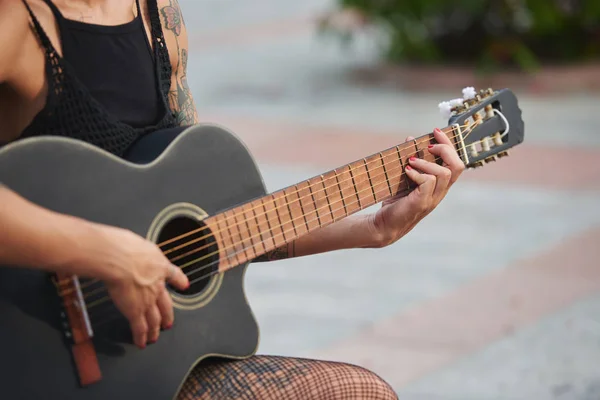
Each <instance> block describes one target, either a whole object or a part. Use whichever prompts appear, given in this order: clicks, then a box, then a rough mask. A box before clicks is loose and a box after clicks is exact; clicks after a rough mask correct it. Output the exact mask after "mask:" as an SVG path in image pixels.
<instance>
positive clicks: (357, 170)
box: [353, 160, 377, 209]
mask: <svg viewBox="0 0 600 400" xmlns="http://www.w3.org/2000/svg"><path fill="white" fill-rule="evenodd" d="M363 161H364V160H363ZM367 172H368V171H367V169H366V167H365V164H364V163H363V162H361V161H358V162H355V163H354V172H353V174H354V180H355V182H356V187H357V188H358V192H357V194H358V197H359V198H360V208H361V209H365V208H367V207H369V206H371V205H373V204H375V203H377V199H376V197H375V195H374V192H373V187H372V186H371V183H370V181H369V175H368V173H367Z"/></svg>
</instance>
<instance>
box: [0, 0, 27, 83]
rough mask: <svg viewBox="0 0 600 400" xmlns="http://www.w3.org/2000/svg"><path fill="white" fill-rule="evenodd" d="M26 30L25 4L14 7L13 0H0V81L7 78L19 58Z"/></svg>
mask: <svg viewBox="0 0 600 400" xmlns="http://www.w3.org/2000/svg"><path fill="white" fill-rule="evenodd" d="M19 3H20V2H19ZM28 30H29V14H28V13H27V10H26V8H25V6H24V5H23V4H20V5H18V6H16V7H15V1H14V0H0V37H1V38H2V46H0V82H2V81H5V80H6V79H7V77H8V75H9V73H10V71H11V70H13V67H14V66H15V64H16V61H17V59H19V58H20V54H21V50H22V46H23V38H24V37H26V35H27V31H28Z"/></svg>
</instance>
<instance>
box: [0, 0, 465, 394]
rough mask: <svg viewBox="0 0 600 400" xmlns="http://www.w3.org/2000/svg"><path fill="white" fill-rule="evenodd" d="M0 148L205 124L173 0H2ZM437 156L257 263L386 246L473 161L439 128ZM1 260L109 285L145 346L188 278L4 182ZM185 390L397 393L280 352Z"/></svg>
mask: <svg viewBox="0 0 600 400" xmlns="http://www.w3.org/2000/svg"><path fill="white" fill-rule="evenodd" d="M0 37H2V39H3V46H2V47H1V48H0V126H1V127H2V129H1V131H0V144H4V143H8V142H11V141H14V140H18V139H19V138H23V137H29V136H35V135H63V136H69V137H76V138H79V139H82V140H85V141H87V142H89V143H91V144H94V145H96V146H99V147H101V148H103V149H105V150H107V151H110V152H112V153H114V154H115V155H118V156H123V155H126V153H127V150H128V148H129V146H130V145H131V144H132V143H133V142H134V141H135V140H136V139H137V138H139V137H140V136H142V135H144V134H145V133H148V132H152V131H155V130H158V129H170V128H173V129H176V128H178V127H182V126H186V125H191V124H195V123H198V122H199V121H198V116H197V113H196V110H195V106H194V102H193V99H192V96H191V93H190V90H189V88H188V85H187V82H186V68H187V65H186V64H187V33H186V29H185V26H184V22H183V19H182V17H181V11H180V8H179V6H178V4H177V3H176V0H70V1H68V0H54V2H51V1H50V0H22V1H21V2H15V1H14V0H0ZM435 136H436V138H437V140H438V142H439V144H437V145H435V146H433V147H432V148H430V150H429V151H430V152H431V153H433V154H434V155H436V156H438V157H441V158H442V159H443V161H444V164H443V165H444V166H440V165H437V164H433V163H429V162H426V161H424V160H419V159H415V160H411V161H410V165H411V166H412V168H410V166H409V167H407V175H408V176H409V177H410V178H411V179H412V180H413V181H414V182H415V183H416V184H417V185H418V188H417V189H416V190H415V191H414V192H413V193H411V195H410V196H407V197H405V198H402V199H396V200H393V201H389V202H387V203H386V204H384V205H383V207H382V208H381V209H380V210H379V211H377V212H376V213H375V214H372V215H368V216H354V217H349V218H346V219H344V220H342V221H340V222H337V223H335V224H333V225H330V226H328V227H326V228H323V229H321V230H319V231H317V232H315V233H311V234H309V235H306V236H304V237H302V238H300V239H298V240H296V241H295V242H294V243H292V244H290V245H289V246H286V247H284V248H280V249H277V250H275V251H273V252H271V253H269V254H267V255H265V256H263V257H261V258H260V259H258V260H256V261H268V260H276V259H281V258H285V257H299V256H306V255H310V254H316V253H320V252H325V251H333V250H338V249H344V248H358V247H365V248H367V247H370V248H375V247H383V246H386V245H389V244H391V243H394V242H395V241H397V240H398V239H400V238H401V237H402V236H403V235H405V234H406V233H407V232H409V231H410V230H411V229H412V228H413V227H414V226H415V225H416V224H417V223H418V222H419V221H420V220H421V219H422V218H423V217H424V216H425V215H427V214H428V213H429V212H430V211H431V210H433V209H434V208H435V207H436V206H437V205H438V204H439V202H440V201H441V200H442V199H443V198H444V196H445V195H446V193H447V191H448V189H449V188H450V186H451V185H452V184H453V183H454V182H455V181H456V180H457V179H458V177H459V175H460V174H461V173H462V171H463V169H464V165H463V164H462V162H461V161H460V159H459V158H458V156H457V154H456V152H455V151H454V149H453V147H452V146H451V144H450V142H449V140H448V139H447V138H446V137H445V136H444V135H443V134H442V133H441V132H439V131H437V132H436V133H435ZM0 225H2V226H3V229H2V230H1V231H0V264H3V265H7V264H10V265H15V266H18V267H23V268H40V269H45V270H48V271H57V272H67V273H72V274H77V275H80V276H88V277H95V278H98V279H101V280H103V281H105V283H106V285H107V287H108V288H109V292H110V295H111V297H112V298H113V300H114V302H115V304H116V305H117V307H119V309H120V310H121V311H122V312H123V314H124V315H125V316H126V317H127V318H128V320H129V322H130V325H131V329H132V332H133V334H134V341H135V343H136V344H137V345H138V346H139V347H140V348H142V349H143V348H144V347H145V346H146V345H147V343H152V342H155V341H156V340H158V339H159V335H160V330H161V329H169V328H171V327H172V325H173V310H172V304H171V300H170V297H169V295H168V294H167V292H166V290H165V283H166V282H168V283H170V284H172V285H174V286H175V287H178V288H180V289H184V288H185V287H186V286H187V285H188V284H189V281H188V279H187V277H186V276H185V275H184V274H183V273H182V272H181V270H180V269H179V268H176V267H174V266H173V265H172V264H171V263H170V262H169V260H168V259H166V257H165V256H164V255H163V254H162V253H161V252H160V251H159V249H158V248H157V246H156V245H155V244H153V243H150V242H148V241H146V240H145V239H143V238H141V237H139V236H137V235H135V234H133V233H132V232H129V231H125V230H122V229H119V228H115V227H110V226H104V225H101V224H96V223H91V222H89V221H84V220H81V219H78V218H74V217H70V216H66V215H61V214H57V213H54V212H51V211H49V210H47V209H44V208H41V207H39V206H37V205H35V204H31V203H30V202H28V201H26V200H25V199H23V198H21V197H20V196H19V195H18V194H16V193H14V192H12V191H10V189H9V188H1V187H0ZM179 398H180V399H211V398H228V399H229V398H232V399H233V398H235V399H254V398H260V399H272V398H273V399H289V400H293V399H307V398H316V399H323V398H326V399H340V400H341V399H343V400H351V399H362V400H369V399H395V398H397V397H396V395H395V394H394V392H393V390H392V389H391V388H390V386H389V385H388V384H387V383H386V382H384V381H383V380H381V379H380V378H379V377H378V376H376V375H375V374H374V373H372V372H370V371H367V370H365V369H362V368H360V367H356V366H352V365H348V364H343V363H334V362H324V361H316V360H306V359H295V358H286V357H273V356H255V357H252V358H249V359H246V360H241V361H210V362H205V363H202V364H200V366H198V367H197V368H195V369H194V370H193V371H192V372H191V375H190V376H189V378H188V379H187V381H186V383H185V384H184V386H183V388H182V391H181V393H180V394H179Z"/></svg>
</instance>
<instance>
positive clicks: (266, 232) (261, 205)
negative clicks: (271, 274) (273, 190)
mask: <svg viewBox="0 0 600 400" xmlns="http://www.w3.org/2000/svg"><path fill="white" fill-rule="evenodd" d="M253 203H254V207H253V209H254V210H255V213H256V214H257V216H258V221H259V225H258V230H259V231H260V237H261V239H262V244H263V247H264V248H265V251H270V250H272V249H274V248H276V247H277V244H276V243H275V238H273V230H272V229H271V221H270V218H269V215H268V214H267V209H266V207H265V198H264V197H261V198H260V199H257V200H255V201H253ZM256 203H258V204H256Z"/></svg>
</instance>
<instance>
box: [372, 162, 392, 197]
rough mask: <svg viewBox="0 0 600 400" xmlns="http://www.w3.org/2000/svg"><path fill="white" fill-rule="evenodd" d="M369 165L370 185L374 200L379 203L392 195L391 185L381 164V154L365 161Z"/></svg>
mask: <svg viewBox="0 0 600 400" xmlns="http://www.w3.org/2000/svg"><path fill="white" fill-rule="evenodd" d="M366 160H367V163H368V165H369V170H370V176H371V184H372V188H373V192H374V193H375V196H376V197H375V200H376V201H377V202H378V203H379V202H381V201H383V200H385V199H387V198H389V197H390V196H391V195H392V190H391V185H390V182H389V181H388V175H387V173H386V170H385V168H384V167H385V166H384V163H383V161H382V160H383V155H382V154H381V153H378V154H374V155H372V156H370V157H368V158H367V159H366Z"/></svg>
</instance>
